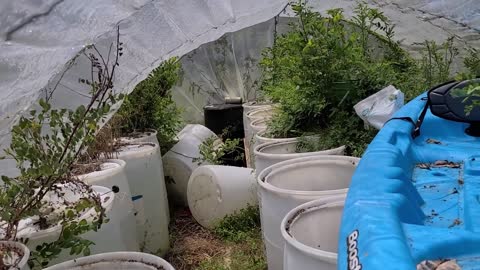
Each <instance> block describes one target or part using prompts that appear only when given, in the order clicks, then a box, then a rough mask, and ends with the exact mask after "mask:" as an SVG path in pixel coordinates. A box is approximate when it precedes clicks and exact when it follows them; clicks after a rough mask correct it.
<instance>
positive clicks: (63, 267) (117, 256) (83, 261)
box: [45, 252, 175, 270]
mask: <svg viewBox="0 0 480 270" xmlns="http://www.w3.org/2000/svg"><path fill="white" fill-rule="evenodd" d="M113 269H115V270H175V269H174V268H173V267H172V266H171V265H170V264H169V263H168V262H167V261H165V260H164V259H162V258H160V257H157V256H155V255H152V254H147V253H140V252H111V253H103V254H98V255H93V256H88V257H83V258H79V259H76V260H71V261H68V262H64V263H61V264H57V265H54V266H51V267H48V268H46V269H45V270H113Z"/></svg>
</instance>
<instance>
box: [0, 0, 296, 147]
mask: <svg viewBox="0 0 480 270" xmlns="http://www.w3.org/2000/svg"><path fill="white" fill-rule="evenodd" d="M286 2H287V1H286V0H242V1H233V0H232V1H225V0H195V1H191V0H162V1H160V0H153V1H152V0H150V1H147V0H134V1H132V0H96V1H75V0H56V1H55V0H44V1H38V0H17V1H1V2H0V10H1V13H0V23H1V26H2V27H1V30H0V35H1V38H2V40H1V41H0V148H5V147H6V146H8V144H9V140H10V136H9V131H10V128H11V126H12V124H13V123H14V122H15V121H16V120H17V119H18V118H19V116H20V115H21V114H22V113H25V112H26V111H28V110H29V108H31V106H32V104H34V103H35V102H36V100H37V99H38V98H39V97H41V96H42V94H44V93H45V91H48V89H53V88H54V86H55V85H56V83H57V82H58V81H59V79H60V78H61V77H62V76H63V78H62V80H61V83H60V84H59V85H58V87H57V88H56V91H55V93H54V95H53V98H52V105H53V106H54V107H70V108H73V107H76V106H78V105H80V104H83V103H85V102H86V101H87V100H88V96H89V94H88V90H89V89H88V88H86V87H81V86H80V85H79V83H78V79H79V77H82V75H84V74H85V72H88V70H89V63H88V62H87V61H86V59H85V58H82V57H79V58H78V59H77V61H76V62H75V64H73V65H69V64H68V63H69V61H70V60H71V59H73V58H74V57H75V56H76V55H77V54H78V53H79V52H80V51H81V50H82V49H83V48H84V46H85V45H88V44H95V45H96V47H97V48H98V49H99V51H100V52H102V54H106V52H108V47H109V46H110V44H111V43H112V41H114V40H115V38H116V26H117V25H119V26H120V34H121V41H122V42H123V43H124V55H123V57H122V58H121V60H120V67H119V69H118V72H117V73H116V78H115V81H114V85H115V88H116V89H117V90H119V91H122V92H126V93H128V92H130V91H131V90H132V89H133V87H134V86H135V85H136V84H137V83H138V82H139V81H141V80H142V79H144V78H145V77H146V76H147V74H148V73H149V72H150V71H151V70H152V69H153V68H154V67H156V66H158V65H159V64H160V63H161V62H162V61H164V60H165V59H168V58H170V57H172V56H182V55H184V54H185V53H188V52H190V51H192V50H193V49H195V48H197V47H198V46H200V45H201V44H204V43H207V42H210V41H213V40H216V39H218V38H219V37H220V36H222V35H223V34H224V33H226V32H234V31H236V30H239V29H242V28H245V27H248V26H251V25H253V24H257V23H260V22H263V21H267V20H269V19H271V18H272V17H273V16H275V15H276V14H278V12H280V10H282V9H283V8H284V6H285V4H286ZM67 66H70V69H69V70H68V71H67V72H66V73H65V74H63V71H64V70H65V69H66V68H67Z"/></svg>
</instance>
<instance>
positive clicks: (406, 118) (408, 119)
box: [383, 116, 416, 126]
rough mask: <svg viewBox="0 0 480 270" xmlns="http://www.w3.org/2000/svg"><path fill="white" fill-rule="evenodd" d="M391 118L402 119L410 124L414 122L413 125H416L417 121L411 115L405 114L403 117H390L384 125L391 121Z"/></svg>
mask: <svg viewBox="0 0 480 270" xmlns="http://www.w3.org/2000/svg"><path fill="white" fill-rule="evenodd" d="M391 120H402V121H406V122H409V123H410V124H412V125H413V126H415V125H416V123H415V121H413V119H412V118H411V117H408V116H403V117H392V118H390V119H388V120H387V122H385V124H383V125H386V124H387V123H388V122H390V121H391Z"/></svg>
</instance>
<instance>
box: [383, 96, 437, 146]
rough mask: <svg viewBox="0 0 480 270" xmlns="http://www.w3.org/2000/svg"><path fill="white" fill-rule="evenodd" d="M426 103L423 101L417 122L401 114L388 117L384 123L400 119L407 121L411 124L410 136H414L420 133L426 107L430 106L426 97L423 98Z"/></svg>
mask: <svg viewBox="0 0 480 270" xmlns="http://www.w3.org/2000/svg"><path fill="white" fill-rule="evenodd" d="M425 100H426V101H427V103H425V107H423V110H422V112H421V113H420V116H419V117H418V120H417V122H415V121H413V119H412V118H411V117H408V116H403V117H393V118H390V119H388V121H387V122H385V124H387V123H388V122H389V121H390V120H402V121H407V122H409V123H410V124H412V125H413V130H412V138H414V139H415V138H416V137H418V136H419V135H420V126H421V125H422V123H423V119H425V115H426V114H427V110H428V107H429V106H430V102H429V101H428V98H426V99H425Z"/></svg>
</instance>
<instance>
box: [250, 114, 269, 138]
mask: <svg viewBox="0 0 480 270" xmlns="http://www.w3.org/2000/svg"><path fill="white" fill-rule="evenodd" d="M269 120H270V119H268V118H259V119H255V120H253V121H252V122H251V123H250V128H251V132H252V134H251V137H250V140H251V138H253V136H255V134H257V133H258V132H260V131H263V130H266V129H267V123H268V121H269Z"/></svg>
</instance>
